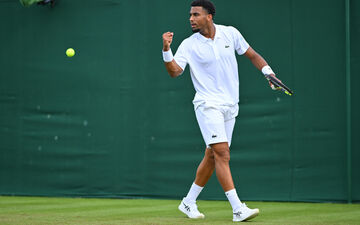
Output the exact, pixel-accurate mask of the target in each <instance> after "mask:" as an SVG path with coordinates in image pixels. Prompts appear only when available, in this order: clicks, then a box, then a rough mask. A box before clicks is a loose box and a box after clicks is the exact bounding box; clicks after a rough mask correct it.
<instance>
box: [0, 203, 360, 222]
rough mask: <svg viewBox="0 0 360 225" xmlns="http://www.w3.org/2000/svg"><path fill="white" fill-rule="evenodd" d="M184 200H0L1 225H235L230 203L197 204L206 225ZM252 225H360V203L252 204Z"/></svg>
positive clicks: (249, 204) (250, 205)
mask: <svg viewBox="0 0 360 225" xmlns="http://www.w3.org/2000/svg"><path fill="white" fill-rule="evenodd" d="M179 203H180V200H152V199H149V200H147V199H146V200H145V199H86V198H46V197H0V224H2V225H3V224H4V225H6V224H9V225H12V224H29V225H32V224H78V225H79V224H94V225H97V224H131V225H136V224H154V225H157V224H175V225H176V224H215V225H216V224H234V223H233V222H232V210H231V207H230V205H229V203H228V202H227V201H198V206H199V209H200V210H201V211H202V212H203V213H204V214H205V215H206V218H205V219H204V220H190V219H187V218H186V217H185V216H184V215H183V214H181V213H180V212H179V211H178V210H177V206H178V204H179ZM247 204H248V206H249V207H251V208H253V207H257V208H259V209H260V216H258V217H256V218H255V219H254V220H252V221H251V224H252V225H257V224H264V225H281V224H291V225H292V224H294V225H296V224H299V225H304V224H308V225H312V224H314V225H322V224H324V225H325V224H326V225H331V224H344V225H352V224H354V225H355V224H356V225H358V224H360V205H359V204H325V203H316V204H315V203H288V202H248V203H247Z"/></svg>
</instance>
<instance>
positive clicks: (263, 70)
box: [261, 65, 275, 76]
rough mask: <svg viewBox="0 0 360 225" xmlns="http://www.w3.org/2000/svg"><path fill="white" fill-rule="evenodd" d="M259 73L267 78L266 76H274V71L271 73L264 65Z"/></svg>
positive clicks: (267, 66)
mask: <svg viewBox="0 0 360 225" xmlns="http://www.w3.org/2000/svg"><path fill="white" fill-rule="evenodd" d="M261 72H262V73H263V74H264V75H265V76H267V75H270V74H275V73H274V71H272V69H271V67H270V66H269V65H266V66H264V67H263V68H262V69H261Z"/></svg>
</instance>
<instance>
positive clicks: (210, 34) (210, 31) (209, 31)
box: [200, 23, 216, 40]
mask: <svg viewBox="0 0 360 225" xmlns="http://www.w3.org/2000/svg"><path fill="white" fill-rule="evenodd" d="M215 32H216V28H215V25H214V23H211V24H210V25H209V26H207V27H205V29H204V30H201V31H200V34H201V35H202V36H204V37H206V38H211V39H213V40H214V37H215Z"/></svg>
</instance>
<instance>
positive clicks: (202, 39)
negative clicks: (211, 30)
mask: <svg viewBox="0 0 360 225" xmlns="http://www.w3.org/2000/svg"><path fill="white" fill-rule="evenodd" d="M214 26H215V36H214V41H215V40H216V39H218V38H221V36H220V28H219V26H218V25H216V24H215V23H214ZM197 36H198V39H199V40H200V41H202V42H207V41H212V40H211V38H206V37H204V36H203V35H202V34H200V32H198V33H197Z"/></svg>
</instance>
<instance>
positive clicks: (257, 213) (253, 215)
mask: <svg viewBox="0 0 360 225" xmlns="http://www.w3.org/2000/svg"><path fill="white" fill-rule="evenodd" d="M259 212H260V211H259V209H257V210H256V212H255V213H254V214H252V215H250V216H249V217H248V218H246V219H244V220H243V221H246V220H251V219H252V218H254V217H256V216H257V215H259Z"/></svg>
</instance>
